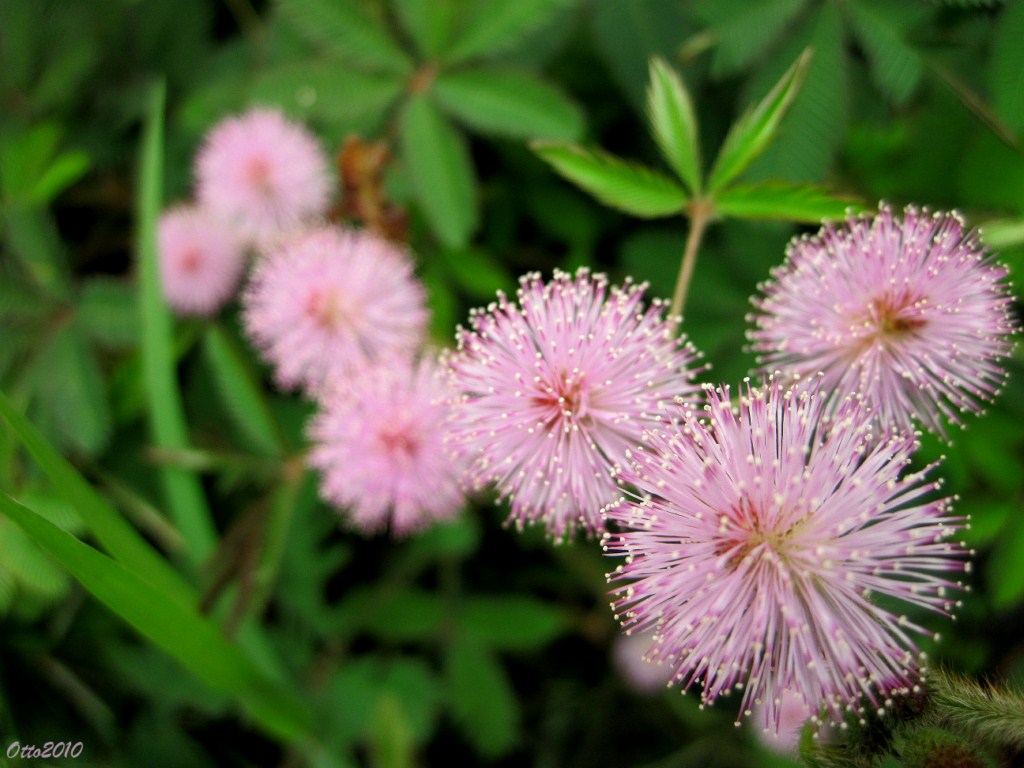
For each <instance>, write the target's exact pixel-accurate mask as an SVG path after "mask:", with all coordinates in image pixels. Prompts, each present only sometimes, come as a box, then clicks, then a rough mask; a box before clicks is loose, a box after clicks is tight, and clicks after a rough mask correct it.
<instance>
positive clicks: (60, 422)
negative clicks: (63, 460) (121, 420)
mask: <svg viewBox="0 0 1024 768" xmlns="http://www.w3.org/2000/svg"><path fill="white" fill-rule="evenodd" d="M32 382H33V385H34V388H35V393H36V396H37V398H38V402H37V403H36V406H37V411H36V412H37V413H38V414H39V417H40V418H45V420H46V426H47V427H48V429H47V432H48V433H49V434H54V435H57V436H59V439H60V442H61V444H62V445H66V446H70V447H72V448H74V449H75V450H76V451H80V452H82V453H85V454H87V455H90V456H95V455H96V454H98V453H99V452H100V451H102V450H103V448H104V447H105V446H106V444H107V441H108V439H109V438H110V432H111V417H110V406H109V404H108V403H107V397H106V392H105V391H104V388H103V373H102V371H100V367H99V363H98V362H97V361H96V357H95V356H94V355H93V353H92V350H90V349H89V345H88V344H86V342H85V339H83V338H82V334H81V333H80V332H79V330H78V328H76V327H75V326H74V325H65V326H64V327H62V328H60V329H59V330H58V331H56V332H55V333H54V334H53V336H52V337H51V338H50V341H49V343H48V344H47V345H46V346H45V347H44V348H43V349H41V350H40V351H39V354H38V355H37V357H36V358H35V361H34V364H33V369H32ZM40 411H41V412H40Z"/></svg>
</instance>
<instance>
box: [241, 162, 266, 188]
mask: <svg viewBox="0 0 1024 768" xmlns="http://www.w3.org/2000/svg"><path fill="white" fill-rule="evenodd" d="M245 178H246V180H247V181H248V182H249V183H250V184H252V185H253V186H254V187H256V188H257V189H260V190H262V191H264V192H265V191H267V190H269V189H270V163H268V162H267V159H266V158H265V157H250V158H249V161H248V163H247V164H246V166H245Z"/></svg>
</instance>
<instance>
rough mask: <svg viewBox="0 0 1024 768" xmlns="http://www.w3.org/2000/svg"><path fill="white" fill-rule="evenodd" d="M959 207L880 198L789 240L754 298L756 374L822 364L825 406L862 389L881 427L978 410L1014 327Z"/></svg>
mask: <svg viewBox="0 0 1024 768" xmlns="http://www.w3.org/2000/svg"><path fill="white" fill-rule="evenodd" d="M964 227H965V225H964V222H963V220H962V219H960V217H959V216H958V215H957V214H952V213H935V214H930V213H929V212H928V211H927V210H925V211H921V210H918V209H916V208H907V209H906V210H905V211H904V217H903V219H902V220H900V219H899V218H897V217H895V216H894V215H893V212H892V210H891V209H890V208H889V207H888V206H885V205H883V206H882V207H881V209H880V210H879V212H878V214H877V215H876V216H874V217H862V218H853V217H851V218H850V219H849V221H848V222H847V223H846V226H845V227H841V228H836V227H833V226H832V225H826V226H825V227H824V228H823V229H822V230H821V232H820V233H819V234H818V235H817V236H816V237H811V238H806V237H805V238H802V239H798V240H794V241H793V242H792V243H790V246H789V250H788V254H787V258H786V262H785V263H784V264H783V266H782V267H781V268H780V269H778V270H776V271H775V272H774V274H773V278H772V279H771V280H769V281H768V282H767V283H765V284H764V285H763V286H762V290H763V291H764V298H760V299H755V300H754V304H755V305H756V306H757V307H758V309H760V310H761V312H760V313H759V314H757V315H755V316H754V317H753V319H754V321H755V322H756V323H757V329H756V330H754V331H752V332H751V333H750V334H749V336H750V339H751V341H752V342H753V348H754V349H755V350H756V351H758V352H761V353H763V354H762V357H761V362H762V363H763V365H762V371H763V372H766V373H769V372H773V371H775V370H782V371H783V372H786V373H797V374H803V375H808V374H812V373H817V372H819V371H821V372H824V374H825V381H824V387H825V389H826V390H830V391H832V392H834V395H833V398H832V401H831V407H832V408H835V407H838V404H839V403H841V402H842V401H843V400H845V399H846V398H847V397H848V396H849V395H850V394H852V393H854V392H859V393H860V394H862V395H863V396H864V397H865V398H867V400H868V402H869V403H870V404H871V406H872V408H873V409H874V411H875V413H876V415H877V417H878V418H879V419H880V421H881V423H882V424H883V425H885V426H892V427H896V428H899V429H904V430H909V429H911V428H912V423H913V421H912V420H913V419H914V418H917V419H919V420H920V421H921V422H922V423H923V424H924V425H925V426H926V427H927V428H929V429H931V430H933V431H935V432H938V433H939V434H945V426H944V423H943V419H944V418H945V419H949V420H950V421H952V422H954V423H960V417H959V415H958V412H962V411H975V412H976V411H978V410H979V408H980V405H979V403H981V402H983V401H986V400H989V399H991V398H992V396H993V395H994V394H995V393H996V392H997V391H998V388H999V386H1000V385H1001V383H1002V381H1003V379H1004V377H1005V373H1004V371H1003V369H1002V367H1001V366H1000V359H1001V358H1004V357H1006V356H1007V355H1008V354H1009V352H1010V349H1011V346H1012V345H1011V343H1010V341H1009V340H1008V338H1007V337H1008V335H1009V334H1010V333H1012V332H1013V331H1014V322H1013V320H1012V319H1011V316H1010V308H1011V307H1010V303H1011V299H1010V296H1009V292H1008V287H1007V284H1006V283H1005V282H1004V278H1005V277H1006V275H1007V271H1006V269H1005V268H1003V267H1002V266H999V265H998V264H994V263H993V262H992V261H991V259H990V258H989V256H988V254H987V253H986V251H985V249H984V248H983V247H982V246H981V244H980V243H979V241H978V237H977V234H976V233H975V232H965V231H964Z"/></svg>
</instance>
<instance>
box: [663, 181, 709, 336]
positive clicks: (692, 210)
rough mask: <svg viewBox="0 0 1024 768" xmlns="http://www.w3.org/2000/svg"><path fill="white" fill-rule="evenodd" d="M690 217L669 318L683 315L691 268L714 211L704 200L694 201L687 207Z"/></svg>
mask: <svg viewBox="0 0 1024 768" xmlns="http://www.w3.org/2000/svg"><path fill="white" fill-rule="evenodd" d="M688 210H689V215H690V232H689V234H688V235H687V236H686V247H685V248H684V249H683V262H682V264H681V265H680V266H679V277H678V278H677V279H676V289H675V291H674V292H673V293H672V305H671V306H670V307H669V310H668V314H669V317H679V316H681V315H682V314H683V306H684V305H685V304H686V294H687V291H689V289H690V280H691V279H692V278H693V268H694V266H696V264H697V251H698V250H700V241H701V239H702V238H703V237H704V229H705V228H706V227H707V225H708V222H709V221H710V220H711V214H712V213H713V212H714V209H713V208H712V207H711V204H710V203H709V202H707V201H705V200H701V199H699V198H698V199H695V200H693V201H692V202H691V203H690V205H689V206H688Z"/></svg>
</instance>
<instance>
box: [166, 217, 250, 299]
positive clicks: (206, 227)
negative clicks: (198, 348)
mask: <svg viewBox="0 0 1024 768" xmlns="http://www.w3.org/2000/svg"><path fill="white" fill-rule="evenodd" d="M157 247H158V248H159V262H160V286H161V288H162V290H163V294H164V298H165V299H166V300H167V303H168V304H169V305H170V306H171V308H172V309H174V311H175V312H177V313H179V314H183V315H213V314H216V313H217V311H218V310H219V309H220V308H221V306H223V305H224V304H225V303H226V302H227V301H228V300H229V299H230V298H231V297H232V295H234V292H235V289H236V288H237V287H238V282H239V280H240V279H241V277H242V271H243V269H244V267H245V251H244V249H243V248H242V244H241V243H240V242H238V239H237V238H236V237H235V235H234V234H233V233H232V232H231V230H230V229H228V228H227V227H225V226H224V225H223V224H222V223H221V222H219V221H218V220H217V219H214V218H212V217H211V216H210V215H209V214H208V213H206V212H205V211H203V210H201V209H198V208H195V207H194V206H185V205H182V206H177V207H175V208H171V209H169V210H167V211H165V212H164V213H163V215H161V217H160V224H159V229H158V232H157Z"/></svg>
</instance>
